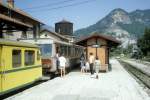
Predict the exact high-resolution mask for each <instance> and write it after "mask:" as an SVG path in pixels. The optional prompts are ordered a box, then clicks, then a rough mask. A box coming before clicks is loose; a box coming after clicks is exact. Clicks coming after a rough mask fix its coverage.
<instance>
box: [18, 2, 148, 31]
mask: <svg viewBox="0 0 150 100" xmlns="http://www.w3.org/2000/svg"><path fill="white" fill-rule="evenodd" d="M67 5H70V6H68V7H64V6H67ZM71 5H74V6H71ZM15 7H17V8H19V9H23V10H24V11H25V12H27V13H29V14H30V15H31V16H33V17H34V18H36V19H38V20H40V21H41V22H43V23H45V24H47V25H49V26H52V27H54V26H55V23H56V22H59V21H61V20H62V19H65V20H68V21H70V22H72V23H74V30H77V29H80V28H85V27H87V26H90V25H92V24H95V23H96V22H97V21H99V20H100V19H102V18H103V17H105V16H106V15H107V14H108V13H110V12H111V11H112V10H113V9H116V8H122V9H124V10H126V11H127V12H131V11H134V10H136V9H140V10H144V9H150V0H15ZM54 8H56V9H54ZM58 8H59V9H58Z"/></svg>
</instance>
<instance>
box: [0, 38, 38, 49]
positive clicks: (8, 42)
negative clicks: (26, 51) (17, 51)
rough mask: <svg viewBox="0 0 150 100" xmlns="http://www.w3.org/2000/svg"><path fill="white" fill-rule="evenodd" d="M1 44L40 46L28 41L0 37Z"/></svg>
mask: <svg viewBox="0 0 150 100" xmlns="http://www.w3.org/2000/svg"><path fill="white" fill-rule="evenodd" d="M0 45H8V46H19V47H31V48H38V46H37V45H35V44H31V43H27V42H20V41H14V40H6V39H0Z"/></svg>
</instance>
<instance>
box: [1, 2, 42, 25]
mask: <svg viewBox="0 0 150 100" xmlns="http://www.w3.org/2000/svg"><path fill="white" fill-rule="evenodd" d="M0 6H1V7H2V8H4V9H9V10H11V11H13V12H14V13H17V14H19V15H21V16H23V17H26V18H28V19H30V20H32V21H34V22H37V23H42V22H41V21H39V20H37V19H35V18H33V17H32V16H30V15H29V14H28V13H26V12H24V11H22V10H21V9H18V8H11V7H8V6H7V5H6V4H4V3H0ZM1 7H0V8H1Z"/></svg>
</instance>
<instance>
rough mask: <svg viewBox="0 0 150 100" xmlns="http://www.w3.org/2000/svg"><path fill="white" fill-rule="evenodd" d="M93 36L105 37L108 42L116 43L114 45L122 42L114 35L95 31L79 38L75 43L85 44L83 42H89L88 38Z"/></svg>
mask: <svg viewBox="0 0 150 100" xmlns="http://www.w3.org/2000/svg"><path fill="white" fill-rule="evenodd" d="M91 38H101V39H104V40H106V41H108V42H111V43H114V45H119V44H120V43H121V42H120V41H118V40H116V39H115V38H114V37H112V36H108V35H103V34H100V33H97V32H95V33H94V34H92V35H90V36H86V37H83V38H81V39H79V40H77V41H76V42H75V43H76V44H83V43H85V42H87V40H89V39H91Z"/></svg>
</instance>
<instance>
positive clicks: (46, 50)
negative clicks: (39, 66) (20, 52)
mask: <svg viewBox="0 0 150 100" xmlns="http://www.w3.org/2000/svg"><path fill="white" fill-rule="evenodd" d="M39 46H40V50H41V54H42V57H43V58H49V57H51V56H52V44H39Z"/></svg>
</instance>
